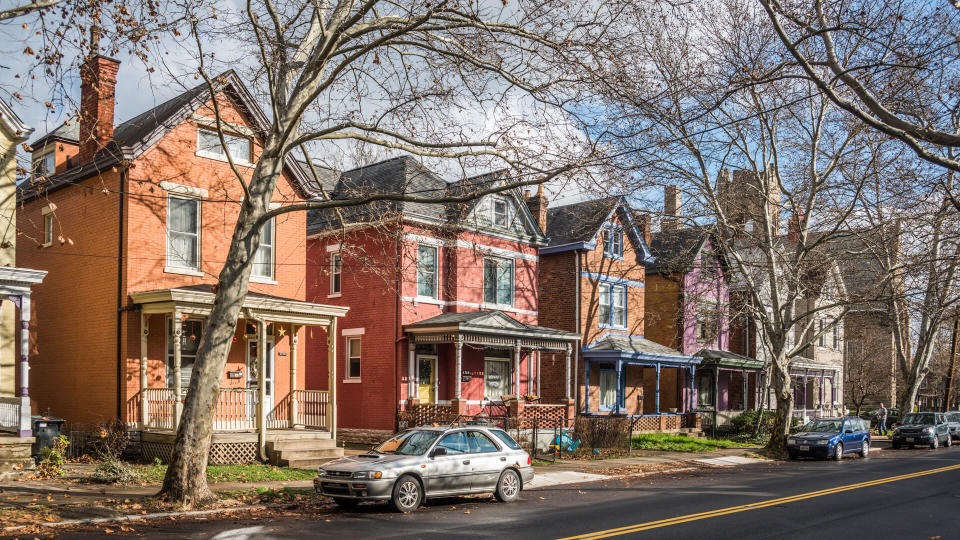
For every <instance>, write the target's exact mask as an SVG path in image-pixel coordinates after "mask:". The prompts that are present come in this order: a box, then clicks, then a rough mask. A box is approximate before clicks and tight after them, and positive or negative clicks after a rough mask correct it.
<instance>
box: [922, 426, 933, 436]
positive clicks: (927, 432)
mask: <svg viewBox="0 0 960 540" xmlns="http://www.w3.org/2000/svg"><path fill="white" fill-rule="evenodd" d="M923 433H924V434H926V435H933V428H932V427H928V428H923Z"/></svg>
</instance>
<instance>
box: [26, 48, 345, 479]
mask: <svg viewBox="0 0 960 540" xmlns="http://www.w3.org/2000/svg"><path fill="white" fill-rule="evenodd" d="M118 67H119V63H118V62H117V61H115V60H112V59H110V58H106V57H103V56H98V55H92V56H90V57H88V59H87V60H86V61H85V64H84V66H83V68H82V70H81V80H82V87H81V110H80V119H79V121H74V122H71V123H69V124H65V125H63V126H60V127H59V128H57V129H56V130H54V131H53V132H51V133H50V134H49V135H46V136H43V137H41V138H40V139H38V140H37V141H35V142H34V143H33V145H32V146H33V148H34V162H35V163H38V164H41V165H43V167H42V168H40V169H38V170H37V171H36V172H35V175H34V178H33V179H32V180H31V181H30V182H28V183H26V184H25V185H23V186H21V189H20V190H19V192H18V198H19V203H20V205H21V209H20V212H19V214H18V222H17V225H18V232H19V234H20V236H21V238H23V239H34V240H35V241H34V242H32V245H26V240H24V241H22V242H21V249H19V250H18V254H17V262H18V263H22V264H24V265H27V266H30V267H32V268H38V269H43V270H46V271H47V272H48V274H47V279H46V280H45V281H44V282H43V284H42V285H41V286H38V287H37V288H36V289H35V293H34V296H33V306H34V310H33V314H32V317H33V319H34V323H35V324H36V328H37V329H38V331H37V336H36V342H35V343H33V345H32V346H33V348H34V350H33V352H32V357H33V360H32V362H31V363H32V367H33V369H34V377H33V378H32V381H31V383H32V384H31V387H32V391H33V403H34V407H35V410H36V411H43V412H45V413H46V412H49V413H50V414H52V415H55V416H60V417H63V418H65V419H67V420H68V421H69V422H74V423H99V422H106V421H112V420H116V419H120V420H122V421H123V422H125V423H126V424H127V425H128V426H129V427H130V428H131V429H135V430H141V431H142V432H143V442H144V444H143V446H144V451H145V452H146V453H147V456H148V457H152V456H157V457H161V458H166V457H168V455H169V451H170V442H171V441H172V438H173V434H174V433H175V431H176V427H177V423H178V421H179V415H180V412H181V410H182V403H183V397H184V394H185V392H186V389H187V386H188V385H189V381H190V375H191V370H192V367H193V363H194V361H195V354H196V347H197V344H198V343H199V340H200V336H201V335H202V332H203V328H204V319H205V317H206V316H207V315H208V314H209V312H210V309H211V307H212V303H213V297H214V295H213V292H212V286H213V285H214V284H215V283H216V282H217V275H218V272H219V270H220V266H221V265H222V261H223V260H224V259H225V256H226V253H227V250H228V245H229V241H230V237H231V234H232V231H233V228H234V223H235V220H236V219H237V215H238V212H239V207H240V206H239V205H240V202H241V201H242V199H243V192H242V188H241V186H240V184H239V182H238V181H237V178H236V177H235V176H234V174H233V172H232V171H231V169H230V167H229V165H228V163H227V162H226V152H228V151H229V152H230V155H231V156H232V157H233V158H234V161H235V162H236V164H237V167H238V169H239V170H240V171H241V174H243V175H249V174H251V172H252V171H253V163H255V162H256V160H257V155H258V153H259V152H260V150H261V141H262V139H261V137H260V135H259V134H260V133H262V130H263V129H265V128H266V127H267V126H269V122H268V120H267V118H266V116H265V115H264V113H263V111H262V110H261V109H260V108H259V107H258V106H257V104H256V103H255V101H254V100H253V98H252V96H251V95H250V93H249V92H248V91H247V89H246V88H244V85H243V84H242V83H241V81H240V80H239V79H238V77H237V76H236V74H234V73H233V72H232V71H229V72H226V73H224V74H223V75H221V76H220V77H218V78H217V80H216V86H215V88H216V93H215V96H216V99H217V101H218V103H219V106H220V108H221V111H222V118H223V120H224V121H225V123H226V125H227V127H226V128H225V130H226V132H225V135H226V139H227V149H225V148H224V147H223V146H221V144H220V141H219V138H218V137H217V134H216V131H214V130H215V129H216V128H215V120H214V113H213V107H212V101H211V98H210V92H209V90H208V87H207V85H205V84H201V85H199V86H197V87H196V88H193V89H191V90H188V91H186V92H184V93H182V94H180V95H178V96H176V97H174V98H173V99H171V100H169V101H167V102H165V103H162V104H161V105H159V106H157V107H155V108H153V109H150V110H148V111H146V112H144V113H142V114H140V115H138V116H136V117H134V118H132V119H130V120H127V121H126V122H123V123H120V124H118V125H116V126H115V125H114V122H113V108H114V95H113V92H114V86H115V83H116V76H117V73H118ZM50 154H52V156H50ZM312 185H313V184H312V183H311V181H310V177H308V176H307V174H306V172H305V171H303V170H302V169H301V168H300V166H299V164H298V163H296V162H295V161H294V160H292V159H291V160H289V162H288V163H287V166H286V168H285V170H284V172H283V177H282V179H281V180H280V182H279V183H278V186H277V190H276V193H275V195H274V202H273V203H272V204H275V205H282V204H288V203H295V202H299V201H303V200H304V199H305V198H308V197H310V196H312V195H313V188H312V187H311V186H312ZM265 227H267V228H268V229H267V230H265V231H264V240H263V241H261V245H260V246H259V247H258V252H257V257H256V260H255V266H254V270H253V275H252V277H251V283H250V287H249V294H248V295H247V298H246V300H245V301H244V305H243V312H242V313H243V316H242V317H243V318H242V320H241V321H239V322H238V325H237V331H236V335H235V336H234V338H233V341H234V344H235V346H234V347H233V348H232V350H231V352H230V355H229V359H228V361H227V365H226V368H225V370H224V373H223V378H222V379H221V381H220V386H221V389H220V403H219V406H218V409H217V416H216V419H215V426H214V427H215V430H216V431H217V433H216V434H215V436H214V441H213V447H212V449H211V460H212V461H213V462H231V461H234V462H235V461H251V460H253V459H257V458H263V457H265V455H266V454H267V453H270V455H271V457H273V458H274V459H275V461H281V460H282V461H284V462H287V461H291V460H294V459H295V458H303V457H305V456H302V455H299V456H292V455H291V454H289V453H288V454H286V455H285V456H281V455H280V454H281V453H282V452H281V450H282V448H283V444H282V440H283V437H280V435H282V432H280V431H269V432H268V431H267V430H268V428H269V429H276V430H282V429H289V428H293V427H295V426H298V427H303V426H306V427H309V428H314V430H315V434H316V437H314V438H315V439H317V440H318V441H322V439H326V440H327V443H323V442H318V443H317V445H318V446H324V445H327V446H329V445H331V444H332V441H330V435H329V434H328V433H327V434H324V433H321V432H323V431H327V430H329V431H334V430H335V427H336V419H335V411H332V410H331V411H328V410H327V406H326V405H327V399H328V398H327V395H326V393H325V392H307V391H306V386H305V379H304V378H305V374H306V363H307V362H308V361H313V362H326V360H327V357H328V351H327V350H326V349H324V350H323V351H322V353H317V354H320V357H319V358H313V359H311V358H309V356H308V354H307V351H306V346H305V343H304V342H303V338H304V336H305V335H306V334H307V332H309V331H310V330H311V329H312V328H314V327H323V328H326V327H328V326H331V327H335V326H336V320H337V318H338V317H340V316H342V315H343V314H344V312H345V309H344V308H342V307H336V306H328V305H321V304H313V303H310V302H307V301H306V293H307V291H306V286H305V281H306V275H305V274H306V273H305V270H304V262H305V260H306V245H305V241H304V238H305V236H306V215H305V214H304V213H289V214H283V215H281V216H278V217H277V218H275V219H274V220H273V221H271V222H269V223H268V224H267V225H266V226H265ZM335 345H336V344H335V343H334V344H332V345H331V346H335ZM332 354H333V353H332V351H330V355H331V356H332ZM301 435H303V432H301V431H299V430H298V436H301ZM278 437H279V438H278ZM308 438H309V437H308ZM307 464H308V462H307V461H303V462H301V463H300V465H307Z"/></svg>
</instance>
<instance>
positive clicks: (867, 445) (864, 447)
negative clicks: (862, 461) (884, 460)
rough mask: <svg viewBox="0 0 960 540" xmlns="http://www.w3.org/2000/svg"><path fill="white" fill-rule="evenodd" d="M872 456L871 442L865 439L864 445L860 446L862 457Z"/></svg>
mask: <svg viewBox="0 0 960 540" xmlns="http://www.w3.org/2000/svg"><path fill="white" fill-rule="evenodd" d="M869 455H870V441H868V440H866V439H864V440H863V444H861V445H860V457H867V456H869Z"/></svg>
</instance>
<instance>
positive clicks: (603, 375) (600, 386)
mask: <svg viewBox="0 0 960 540" xmlns="http://www.w3.org/2000/svg"><path fill="white" fill-rule="evenodd" d="M611 375H613V404H612V405H607V404H605V403H604V402H603V395H604V394H605V392H604V390H609V388H606V387H607V386H608V385H609V383H604V380H606V379H608V378H609V377H610V376H611ZM597 379H598V381H597V390H598V396H597V410H599V411H603V412H607V411H615V410H617V405H618V403H617V399H618V398H619V397H620V396H619V394H620V391H619V390H620V389H619V388H617V386H619V383H620V377H618V376H617V371H616V370H615V369H601V370H600V374H599V375H598V376H597Z"/></svg>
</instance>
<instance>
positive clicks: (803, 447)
mask: <svg viewBox="0 0 960 540" xmlns="http://www.w3.org/2000/svg"><path fill="white" fill-rule="evenodd" d="M800 451H801V452H809V451H810V447H809V446H801V447H800Z"/></svg>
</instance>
